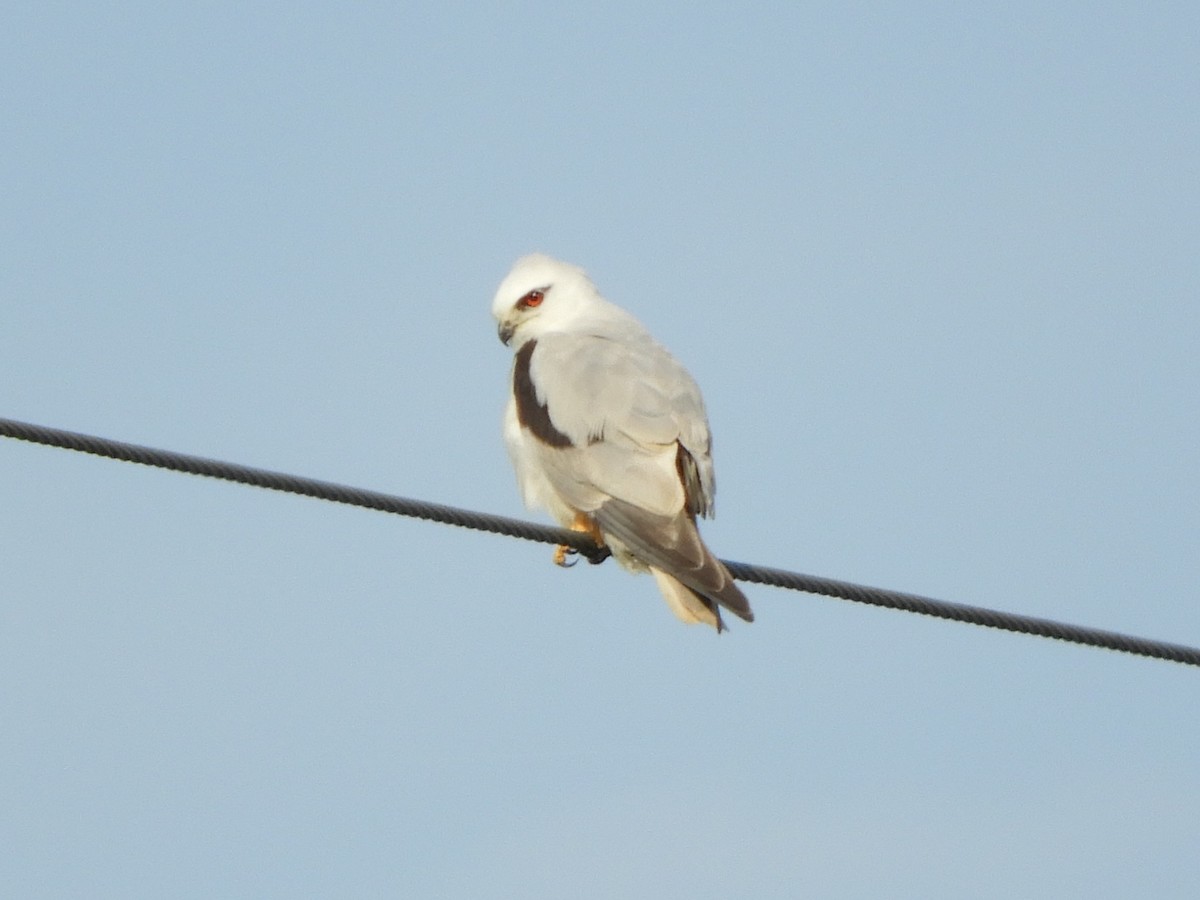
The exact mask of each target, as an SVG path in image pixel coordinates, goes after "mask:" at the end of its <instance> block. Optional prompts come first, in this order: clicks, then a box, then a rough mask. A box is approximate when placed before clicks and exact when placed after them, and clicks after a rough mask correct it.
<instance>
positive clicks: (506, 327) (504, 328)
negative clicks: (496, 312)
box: [497, 322, 516, 347]
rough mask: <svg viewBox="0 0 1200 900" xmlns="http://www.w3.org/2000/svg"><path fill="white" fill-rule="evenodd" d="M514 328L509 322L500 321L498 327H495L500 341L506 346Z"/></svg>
mask: <svg viewBox="0 0 1200 900" xmlns="http://www.w3.org/2000/svg"><path fill="white" fill-rule="evenodd" d="M515 330H516V329H515V328H514V327H513V326H512V325H510V324H509V323H507V322H501V323H500V327H499V329H497V334H499V335H500V343H502V344H503V345H504V346H505V347H507V346H508V342H509V341H511V340H512V336H513V331H515Z"/></svg>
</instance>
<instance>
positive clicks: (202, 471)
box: [0, 418, 1200, 666]
mask: <svg viewBox="0 0 1200 900" xmlns="http://www.w3.org/2000/svg"><path fill="white" fill-rule="evenodd" d="M0 437H9V438H15V439H17V440H21V441H28V442H30V443H35V444H43V445H45V446H49V447H61V448H63V449H66V450H75V451H78V452H80V453H90V454H93V455H96V456H105V457H108V458H109V459H119V460H124V461H126V462H133V463H139V464H141V465H145V466H155V467H157V468H161V469H170V470H172V471H175V472H187V473H189V474H192V475H203V476H205V477H208V478H219V479H222V480H224V481H232V482H236V483H238V484H246V485H252V486H254V487H261V488H266V489H267V490H272V491H284V492H286V493H291V494H300V495H303V496H306V497H315V498H317V499H319V500H329V501H332V502H334V503H345V504H349V505H351V506H361V507H364V508H366V509H375V510H379V511H381V512H388V513H394V514H396V515H401V516H409V517H412V518H417V519H424V520H427V521H431V522H441V523H443V524H447V525H457V526H459V527H461V528H471V529H474V530H477V531H488V532H492V533H493V534H503V535H507V536H509V537H515V538H522V539H523V540H527V541H538V542H541V543H546V544H565V545H567V546H569V547H572V548H574V549H575V550H578V551H579V552H580V553H581V554H582V555H583V556H585V557H587V558H588V559H589V561H591V562H595V563H598V562H602V561H603V560H604V558H605V557H606V556H607V555H608V551H607V550H605V549H604V548H601V547H597V546H596V545H595V543H593V542H592V540H591V538H589V537H587V536H586V535H584V534H581V533H579V532H575V531H568V530H566V529H562V528H554V527H551V526H548V525H539V524H537V523H535V522H526V521H524V520H521V519H511V518H507V517H505V516H496V515H492V514H490V513H481V512H475V511H473V510H467V509H460V508H458V507H454V506H445V505H443V504H440V503H428V502H425V501H422V500H412V499H409V498H407V497H398V496H395V495H393V494H385V493H381V492H379V491H372V490H367V489H365V488H356V487H351V486H350V485H345V484H337V483H334V482H330V481H319V480H317V479H314V478H304V477H301V476H299V475H288V474H286V473H283V472H273V471H271V470H269V469H258V468H254V467H252V466H243V465H239V464H237V463H230V462H223V461H221V460H215V459H206V458H205V457H201V456H191V455H189V454H186V453H176V452H174V451H171V450H159V449H156V448H153V447H145V446H142V445H140V444H129V443H125V442H122V441H114V440H109V439H108V438H101V437H96V436H94V435H88V434H80V433H78V432H73V431H63V430H61V429H58V428H47V427H45V426H43V425H33V424H30V423H28V422H19V421H16V420H13V419H4V418H0ZM725 565H726V566H728V567H729V571H730V573H731V574H732V575H733V577H734V578H736V579H738V580H739V581H746V582H751V583H754V584H763V585H770V586H773V587H780V588H785V589H787V590H794V591H804V592H806V593H810V594H820V595H823V596H826V597H837V598H840V599H843V600H850V601H853V602H855V603H866V604H869V605H871V606H882V607H886V608H888V609H898V610H904V611H906V612H913V613H920V614H921V615H926V616H934V617H936V618H940V619H950V620H953V621H956V622H966V623H968V624H972V625H980V626H983V627H986V628H999V629H1002V630H1005V631H1013V632H1018V633H1021V634H1031V635H1037V636H1040V637H1047V638H1053V639H1056V640H1060V641H1066V642H1069V643H1074V644H1084V645H1087V646H1092V647H1103V648H1106V649H1109V650H1117V651H1120V652H1122V653H1132V654H1135V655H1138V656H1147V657H1152V658H1155V659H1163V660H1168V661H1170V662H1177V663H1182V664H1184V665H1191V666H1200V648H1197V647H1189V646H1186V645H1182V644H1171V643H1166V642H1163V641H1156V640H1151V639H1149V638H1140V637H1134V636H1132V635H1127V634H1121V633H1119V632H1114V631H1104V630H1101V629H1098V628H1087V627H1084V626H1081V625H1071V624H1068V623H1065V622H1055V621H1053V620H1050V619H1041V618H1036V617H1034V616H1025V615H1020V614H1018V613H1008V612H1001V611H999V610H994V609H987V608H986V607H980V606H968V605H965V604H961V603H948V602H946V601H944V600H934V599H932V598H930V597H922V596H920V595H917V594H908V593H903V592H901V591H892V590H886V589H884V588H874V587H867V586H865V585H861V584H854V583H852V582H847V581H837V580H834V579H832V578H821V577H818V576H814V575H805V574H802V573H800V572H789V571H787V570H784V569H772V568H767V567H764V566H756V565H751V564H748V563H739V562H731V561H728V560H726V561H725Z"/></svg>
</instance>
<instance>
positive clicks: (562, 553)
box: [554, 544, 579, 569]
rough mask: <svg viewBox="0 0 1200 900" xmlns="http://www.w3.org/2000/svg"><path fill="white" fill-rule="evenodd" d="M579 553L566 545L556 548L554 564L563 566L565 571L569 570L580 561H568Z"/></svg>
mask: <svg viewBox="0 0 1200 900" xmlns="http://www.w3.org/2000/svg"><path fill="white" fill-rule="evenodd" d="M578 552H579V551H578V550H576V549H575V548H574V547H568V546H567V545H566V544H559V545H558V546H557V547H555V548H554V564H555V565H556V566H562V567H563V568H564V569H569V568H571V566H573V565H575V563H577V562H579V560H578V559H570V560H569V561H568V558H569V557H573V556H575V555H576V554H577V553H578Z"/></svg>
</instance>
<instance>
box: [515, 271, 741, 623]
mask: <svg viewBox="0 0 1200 900" xmlns="http://www.w3.org/2000/svg"><path fill="white" fill-rule="evenodd" d="M492 315H493V317H494V318H495V319H496V324H497V331H498V334H499V337H500V340H501V342H503V343H504V344H505V345H506V346H508V347H510V348H511V349H512V350H513V364H512V370H511V376H510V395H509V399H508V403H507V405H506V408H505V413H504V439H505V444H506V445H507V449H508V454H509V457H510V459H511V461H512V464H513V468H514V469H515V471H516V476H517V482H518V485H519V488H520V492H521V496H522V498H523V500H524V502H525V504H526V506H529V507H540V508H542V509H544V510H546V511H548V512H549V513H550V515H551V516H553V517H554V518H555V519H556V520H557V521H558V522H559V523H560V524H561V525H562V526H563V527H565V528H569V529H571V530H573V531H579V532H583V533H586V534H588V535H590V536H591V538H592V539H593V540H594V541H595V542H596V543H597V545H598V546H601V547H605V548H607V549H608V550H609V551H611V553H612V555H613V556H614V557H615V558H616V560H617V562H618V563H620V565H621V566H622V567H624V568H626V569H628V570H630V571H633V572H642V573H644V572H647V571H648V572H650V574H652V575H653V576H654V579H655V581H656V582H657V583H658V587H659V590H660V591H661V592H662V595H663V597H664V599H665V600H666V602H667V605H668V607H669V608H670V609H671V611H672V612H674V613H675V615H676V616H677V617H678V618H679V619H680V620H682V621H683V622H686V623H704V624H707V625H711V626H712V627H713V628H715V629H716V630H717V633H718V634H719V633H721V632H722V631H724V630H726V625H725V622H724V620H723V619H722V617H721V610H722V609H725V610H728V611H729V612H731V613H733V614H734V615H736V616H738V617H739V618H741V619H744V620H745V621H747V622H752V621H754V614H753V612H751V610H750V603H749V601H748V600H747V599H746V596H745V595H744V594H743V593H742V591H741V590H740V589H739V588H738V586H737V584H736V583H735V582H734V580H733V577H732V576H731V575H730V574H729V570H728V569H727V568H726V567H725V565H724V564H723V563H722V562H721V561H720V560H719V559H718V558H717V557H715V556H714V555H713V554H712V552H711V551H710V550H709V549H708V547H707V546H706V545H705V544H704V541H703V540H702V539H701V537H700V532H699V530H698V529H697V526H696V519H697V517H702V518H703V517H710V516H712V515H713V514H714V512H715V506H714V497H715V494H716V477H715V474H714V470H713V461H712V438H711V435H710V432H709V426H708V416H707V413H706V411H705V406H704V399H703V397H702V396H701V393H700V388H699V387H698V386H697V384H696V382H695V380H694V379H693V378H692V376H691V375H690V374H689V373H688V371H687V369H685V368H684V367H683V365H682V364H681V363H680V362H679V361H678V360H677V359H676V358H675V357H674V356H672V355H671V353H670V352H669V351H668V350H667V349H666V348H665V347H663V346H662V345H661V344H660V343H658V341H656V340H655V339H654V338H653V337H652V336H651V335H650V333H649V331H647V330H646V328H645V327H644V326H643V325H642V324H641V323H640V322H639V321H638V320H637V319H636V318H635V317H634V316H633V315H632V314H630V313H629V312H626V311H625V310H624V309H622V308H621V307H619V306H617V305H615V304H613V303H610V302H609V301H608V300H606V299H604V297H603V296H601V294H600V291H599V290H598V289H597V287H596V285H595V284H594V283H593V282H592V280H591V279H590V278H589V277H588V275H587V273H586V272H585V271H584V270H583V269H582V268H580V267H578V266H576V265H572V264H570V263H567V262H563V261H561V260H558V259H555V258H553V257H550V256H547V255H545V254H541V253H533V254H530V255H528V256H523V257H521V258H520V259H518V260H517V261H516V262H515V263H514V264H513V267H512V269H511V271H509V273H508V274H507V275H506V276H505V277H504V279H503V281H501V282H500V286H499V287H498V288H497V290H496V294H495V298H494V299H493V301H492ZM573 553H574V551H573V550H571V549H570V548H569V547H566V546H559V547H558V548H557V549H556V550H555V552H554V561H555V562H556V563H558V564H559V565H570V564H571V563H569V562H568V557H569V556H570V555H571V554H573Z"/></svg>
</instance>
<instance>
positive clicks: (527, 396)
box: [512, 341, 574, 448]
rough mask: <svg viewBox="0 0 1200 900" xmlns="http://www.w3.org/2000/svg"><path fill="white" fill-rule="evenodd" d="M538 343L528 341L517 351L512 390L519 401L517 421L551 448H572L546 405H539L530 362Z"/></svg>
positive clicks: (569, 440)
mask: <svg viewBox="0 0 1200 900" xmlns="http://www.w3.org/2000/svg"><path fill="white" fill-rule="evenodd" d="M536 346H537V341H526V342H525V344H524V345H523V346H522V347H521V349H520V350H518V351H517V359H516V362H515V363H513V374H512V389H513V397H514V398H516V401H517V421H519V422H520V423H521V425H522V426H523V427H525V428H528V429H529V430H530V431H531V432H533V436H534V437H535V438H537V439H538V440H539V441H541V442H542V443H543V444H549V445H550V446H551V447H560V448H561V447H571V446H574V445H573V444H572V443H571V439H570V438H569V437H567V436H566V435H565V434H563V433H562V432H561V431H559V430H558V429H557V428H555V427H554V423H553V422H551V421H550V410H548V409H546V404H544V403H539V402H538V398H537V390H536V389H535V388H534V386H533V379H532V378H530V377H529V361H530V359H531V358H532V357H533V350H534V348H535V347H536Z"/></svg>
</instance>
